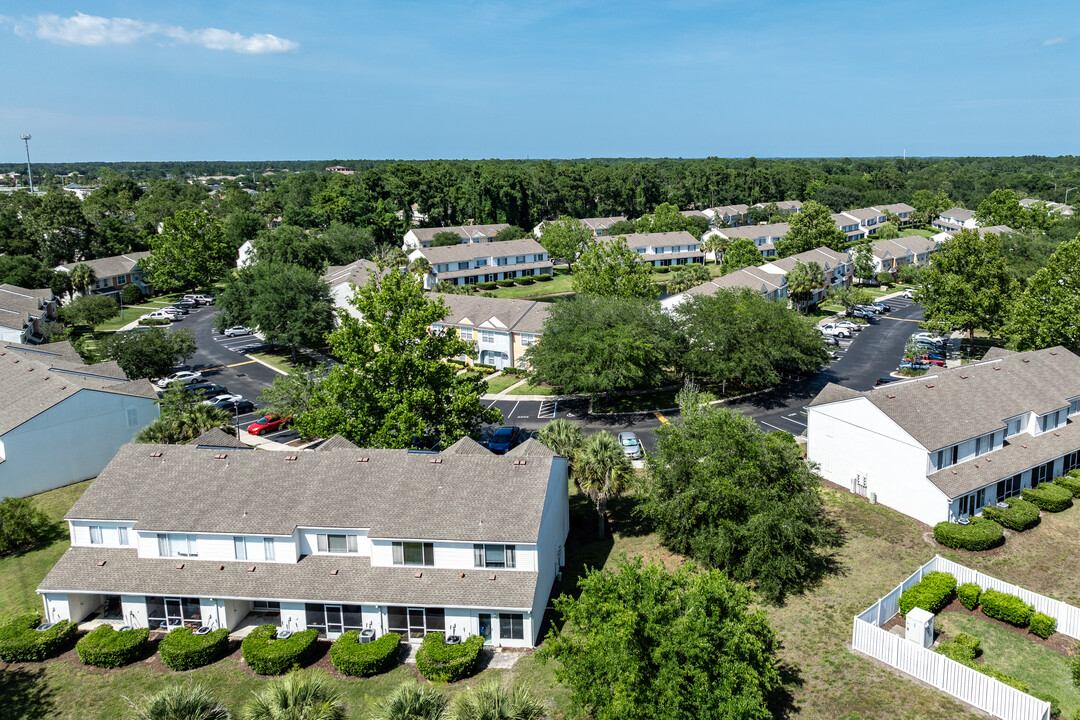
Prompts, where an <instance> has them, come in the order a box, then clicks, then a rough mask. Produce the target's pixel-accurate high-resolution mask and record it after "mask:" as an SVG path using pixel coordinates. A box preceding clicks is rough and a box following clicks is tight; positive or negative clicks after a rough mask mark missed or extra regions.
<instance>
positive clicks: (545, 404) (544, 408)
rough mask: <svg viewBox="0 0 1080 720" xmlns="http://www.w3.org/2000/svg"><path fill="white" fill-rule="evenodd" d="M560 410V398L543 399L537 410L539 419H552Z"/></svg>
mask: <svg viewBox="0 0 1080 720" xmlns="http://www.w3.org/2000/svg"><path fill="white" fill-rule="evenodd" d="M558 412H559V401H558V400H541V401H540V409H539V410H537V412H536V418H537V420H552V419H554V418H555V416H556V415H557V414H558Z"/></svg>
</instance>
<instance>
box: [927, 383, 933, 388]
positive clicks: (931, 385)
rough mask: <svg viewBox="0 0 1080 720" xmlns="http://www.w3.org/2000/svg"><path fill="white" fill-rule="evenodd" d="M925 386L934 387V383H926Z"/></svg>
mask: <svg viewBox="0 0 1080 720" xmlns="http://www.w3.org/2000/svg"><path fill="white" fill-rule="evenodd" d="M926 387H928V388H932V387H934V383H926Z"/></svg>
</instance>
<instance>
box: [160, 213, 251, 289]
mask: <svg viewBox="0 0 1080 720" xmlns="http://www.w3.org/2000/svg"><path fill="white" fill-rule="evenodd" d="M235 262H236V249H235V248H233V247H232V246H231V245H229V243H228V241H226V239H225V234H224V232H222V228H221V221H220V220H218V219H217V218H215V217H214V216H212V215H210V214H209V213H206V212H203V211H199V210H181V211H179V212H177V213H176V214H175V215H173V216H172V217H167V218H165V220H164V221H163V224H162V229H161V233H159V234H157V235H153V236H151V238H150V256H149V257H147V258H146V259H145V260H143V261H142V263H140V264H141V265H142V267H143V273H144V275H145V277H146V279H147V281H148V282H149V283H150V284H151V285H153V286H154V288H155V289H157V290H158V291H159V292H175V291H178V290H193V289H195V288H199V287H208V286H209V285H211V284H212V283H213V282H214V281H216V280H219V279H220V278H222V277H223V276H224V275H225V272H226V270H228V269H229V268H230V267H232V266H233V265H234V264H235Z"/></svg>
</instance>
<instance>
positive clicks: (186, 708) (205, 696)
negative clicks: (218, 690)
mask: <svg viewBox="0 0 1080 720" xmlns="http://www.w3.org/2000/svg"><path fill="white" fill-rule="evenodd" d="M132 707H133V709H134V714H133V715H132V717H133V719H134V720H229V718H230V717H232V716H231V715H230V713H229V711H228V710H227V709H225V706H224V705H222V704H220V703H219V702H217V701H216V700H214V697H213V695H211V694H210V693H209V692H208V691H207V690H206V688H204V687H203V686H201V685H173V686H172V687H168V688H165V689H164V690H162V691H161V692H159V693H157V694H156V695H151V696H148V697H146V698H144V700H143V702H142V703H141V704H135V703H132Z"/></svg>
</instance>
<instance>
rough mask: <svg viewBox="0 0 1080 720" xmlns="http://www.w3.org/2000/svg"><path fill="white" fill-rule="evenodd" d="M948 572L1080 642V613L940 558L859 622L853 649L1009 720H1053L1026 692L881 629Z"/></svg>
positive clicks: (1045, 707) (1045, 704)
mask: <svg viewBox="0 0 1080 720" xmlns="http://www.w3.org/2000/svg"><path fill="white" fill-rule="evenodd" d="M935 570H937V571H940V572H947V573H949V574H950V575H952V576H954V577H955V578H956V582H957V584H960V585H962V584H964V583H967V582H973V583H977V584H978V585H979V587H981V588H983V589H984V590H985V589H987V588H993V589H994V590H997V591H999V592H1006V593H1010V594H1012V595H1017V596H1019V597H1020V598H1023V600H1024V602H1026V603H1029V604H1030V605H1033V606H1034V607H1035V609H1036V610H1037V611H1039V612H1043V613H1046V614H1047V615H1049V616H1050V617H1052V618H1055V619H1057V621H1058V625H1057V629H1058V632H1061V633H1064V634H1065V635H1068V636H1069V637H1072V638H1077V639H1080V608H1075V607H1073V606H1072V605H1068V604H1066V603H1063V602H1061V601H1060V600H1054V599H1053V598H1048V597H1046V596H1044V595H1039V594H1038V593H1033V592H1031V591H1030V590H1025V589H1024V588H1022V587H1018V586H1016V585H1012V584H1010V583H1007V582H1003V581H1001V580H998V579H997V578H993V577H990V576H989V575H984V574H983V573H981V572H978V571H977V570H972V569H971V568H968V567H964V566H963V565H960V564H959V563H955V562H953V561H951V560H947V559H945V558H943V557H941V556H939V555H936V556H934V558H933V559H931V560H930V561H929V562H928V563H926V564H925V565H923V566H922V567H920V568H919V569H918V570H916V571H915V572H913V573H912V574H911V575H910V576H908V577H907V578H906V579H905V580H904V581H903V582H902V583H900V584H899V585H897V586H896V587H895V588H893V590H892V592H890V593H889V594H888V595H885V596H884V597H883V598H881V599H880V600H878V601H877V602H875V603H874V604H873V605H871V606H870V607H868V608H867V609H866V610H864V611H863V612H861V613H859V614H858V615H856V616H855V618H854V627H853V630H852V636H851V648H852V649H853V650H857V651H859V652H861V653H864V654H866V655H869V656H870V657H872V658H875V659H877V660H880V661H881V662H883V663H885V664H887V665H890V666H892V667H894V668H896V669H898V670H900V671H902V672H905V673H907V674H908V675H911V676H912V677H915V678H918V679H919V680H922V681H923V682H925V683H928V684H929V685H932V686H933V687H935V688H937V689H939V690H941V691H942V692H946V693H948V694H949V695H952V696H953V697H955V698H958V699H960V700H962V701H964V702H966V703H968V704H969V705H974V706H975V707H977V708H979V709H980V710H984V711H986V712H988V713H990V714H992V715H995V716H996V717H999V718H1003V720H1049V718H1050V703H1048V702H1045V701H1043V700H1039V699H1038V698H1035V697H1032V696H1031V695H1028V694H1027V693H1023V692H1020V691H1019V690H1017V689H1016V688H1013V687H1010V686H1008V685H1005V684H1004V683H1002V682H999V681H997V680H995V679H993V678H991V677H989V676H987V675H983V674H982V673H980V672H978V671H977V670H972V669H971V668H969V667H967V666H965V665H962V664H960V663H958V662H956V661H954V660H950V659H949V658H947V657H945V656H944V655H939V654H937V653H936V652H934V651H933V650H929V649H927V648H924V647H922V646H921V645H919V644H917V643H914V642H911V641H909V640H907V639H905V638H902V637H899V636H897V635H893V634H892V633H890V632H886V631H885V630H882V629H881V626H882V625H884V624H885V623H886V622H888V621H889V620H890V619H891V618H892V617H893V616H894V615H896V614H897V613H898V612H900V595H901V594H902V593H903V592H904V590H907V589H908V588H910V587H912V586H913V585H916V584H918V582H919V581H920V580H922V578H923V576H924V575H925V574H926V573H929V572H933V571H935Z"/></svg>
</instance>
